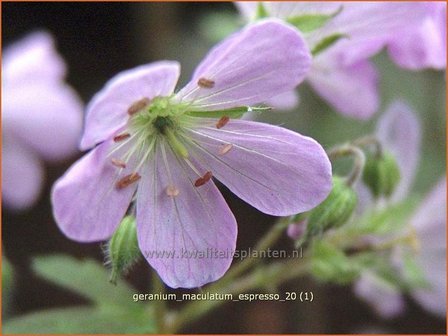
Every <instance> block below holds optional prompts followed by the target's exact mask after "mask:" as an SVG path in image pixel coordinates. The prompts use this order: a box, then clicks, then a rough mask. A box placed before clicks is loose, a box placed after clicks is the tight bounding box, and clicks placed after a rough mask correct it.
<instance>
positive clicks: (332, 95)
mask: <svg viewBox="0 0 448 336" xmlns="http://www.w3.org/2000/svg"><path fill="white" fill-rule="evenodd" d="M322 56H325V57H324V58H323V59H321V61H320V62H319V60H318V59H317V60H316V63H315V65H313V68H312V69H313V70H312V71H311V73H310V75H309V76H308V80H309V83H310V84H311V86H312V87H313V89H314V90H316V92H317V93H318V94H319V95H320V96H322V98H324V99H325V100H326V101H327V102H328V103H329V104H331V105H332V106H334V108H335V109H336V110H338V111H339V112H340V113H342V114H344V115H346V116H349V117H352V118H357V119H368V118H370V117H371V116H372V115H373V114H374V113H375V112H376V111H377V109H378V106H379V93H378V73H377V71H376V69H375V67H374V66H373V64H371V63H370V62H368V61H360V62H358V63H356V64H352V65H350V66H346V67H342V66H337V65H335V64H333V62H328V64H327V59H328V58H327V57H326V55H322Z"/></svg>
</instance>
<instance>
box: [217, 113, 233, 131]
mask: <svg viewBox="0 0 448 336" xmlns="http://www.w3.org/2000/svg"><path fill="white" fill-rule="evenodd" d="M229 120H230V118H229V117H228V116H223V117H221V119H219V120H218V122H217V123H216V128H223V127H224V126H225V125H227V123H228V122H229Z"/></svg>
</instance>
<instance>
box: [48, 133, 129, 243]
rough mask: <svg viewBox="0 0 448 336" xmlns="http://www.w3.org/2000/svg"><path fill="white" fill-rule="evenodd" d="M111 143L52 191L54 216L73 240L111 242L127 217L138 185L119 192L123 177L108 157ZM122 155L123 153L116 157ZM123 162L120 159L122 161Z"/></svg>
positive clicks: (72, 170) (79, 164)
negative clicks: (111, 238) (116, 230)
mask: <svg viewBox="0 0 448 336" xmlns="http://www.w3.org/2000/svg"><path fill="white" fill-rule="evenodd" d="M110 149H111V142H110V141H107V142H104V143H102V144H101V145H99V146H98V147H96V148H95V149H93V150H92V151H91V152H89V153H88V154H86V155H85V156H84V157H83V158H82V159H80V160H79V161H77V162H76V163H75V164H74V165H73V166H72V167H71V168H70V169H69V170H68V171H67V172H66V173H65V174H64V176H62V177H61V178H60V179H59V180H58V181H56V183H55V185H54V186H53V190H52V195H51V199H52V203H53V214H54V218H55V219H56V222H57V224H58V225H59V228H60V229H61V231H62V232H63V233H64V234H65V235H66V236H67V237H69V238H70V239H73V240H76V241H80V242H93V241H101V240H105V239H108V238H110V237H111V236H112V234H113V232H114V231H115V229H116V228H117V226H118V224H119V223H120V222H121V220H122V219H123V217H124V215H125V214H126V210H127V209H128V206H129V204H130V202H131V199H132V196H133V194H134V192H135V189H136V184H135V183H134V184H132V185H130V186H128V187H126V188H123V189H118V188H117V187H116V182H117V181H118V180H119V179H120V178H121V177H123V176H126V175H127V174H130V173H131V172H132V170H131V169H130V167H127V168H126V169H124V171H123V172H121V173H120V174H119V170H118V168H117V167H115V166H113V165H112V163H111V159H112V158H115V155H114V156H113V157H109V156H108V153H109V151H110ZM116 155H119V153H116ZM118 158H119V157H118Z"/></svg>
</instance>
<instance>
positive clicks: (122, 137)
mask: <svg viewBox="0 0 448 336" xmlns="http://www.w3.org/2000/svg"><path fill="white" fill-rule="evenodd" d="M130 136H131V135H130V134H129V133H123V134H118V135H116V136H114V141H115V142H119V141H123V140H125V139H127V138H129V137H130Z"/></svg>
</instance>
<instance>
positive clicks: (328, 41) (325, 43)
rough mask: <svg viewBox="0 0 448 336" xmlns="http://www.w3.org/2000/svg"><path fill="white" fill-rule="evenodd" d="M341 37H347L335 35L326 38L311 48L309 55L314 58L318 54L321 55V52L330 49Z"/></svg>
mask: <svg viewBox="0 0 448 336" xmlns="http://www.w3.org/2000/svg"><path fill="white" fill-rule="evenodd" d="M343 37H345V38H346V37H347V35H345V34H339V33H336V34H332V35H329V36H326V37H324V38H323V39H322V40H320V41H319V42H318V43H317V44H316V45H315V46H314V47H313V49H312V50H311V53H312V54H313V56H316V55H318V54H319V53H321V52H322V51H324V50H326V49H328V48H330V47H331V46H332V45H333V44H335V43H336V42H337V41H339V40H340V39H341V38H343Z"/></svg>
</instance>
